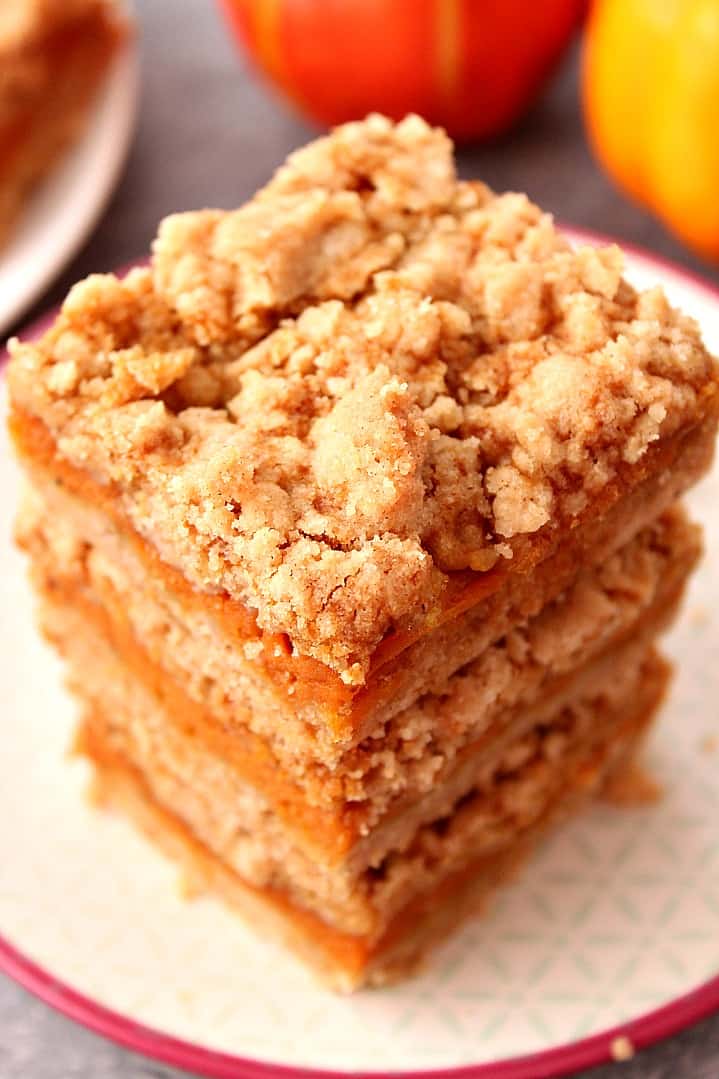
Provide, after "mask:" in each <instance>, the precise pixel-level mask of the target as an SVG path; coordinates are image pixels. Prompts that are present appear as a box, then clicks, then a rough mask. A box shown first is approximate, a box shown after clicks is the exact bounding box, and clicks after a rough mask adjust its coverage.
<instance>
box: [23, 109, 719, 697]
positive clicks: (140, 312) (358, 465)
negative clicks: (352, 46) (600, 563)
mask: <svg viewBox="0 0 719 1079" xmlns="http://www.w3.org/2000/svg"><path fill="white" fill-rule="evenodd" d="M621 268H622V267H621V255H620V253H619V251H618V250H617V249H615V248H611V249H606V250H602V251H598V250H594V249H590V248H585V249H582V250H580V251H573V250H572V249H571V248H570V246H569V245H568V243H567V242H566V241H565V240H564V239H563V238H562V237H561V235H559V233H558V232H557V231H556V230H555V229H554V227H553V225H552V222H551V219H550V218H549V217H548V216H547V215H543V214H542V213H541V212H540V211H539V210H538V209H537V208H536V207H535V206H533V205H532V204H531V203H529V202H528V200H527V199H526V198H525V197H524V196H520V195H503V196H496V195H494V194H493V193H492V192H490V191H489V190H488V189H487V188H485V187H483V186H482V185H479V184H470V183H463V182H459V181H458V180H457V178H456V175H455V171H454V165H453V161H452V154H451V146H450V144H449V142H448V140H447V139H446V136H444V135H443V134H442V133H441V132H439V131H435V130H431V129H430V128H428V127H427V126H426V125H425V124H423V122H422V121H420V120H419V119H417V118H408V119H407V120H406V121H404V122H403V123H402V124H400V125H397V126H393V125H391V124H390V123H389V122H387V121H385V120H383V119H381V118H379V117H372V118H370V119H368V120H367V121H366V122H365V123H363V124H350V125H347V126H345V127H343V128H340V129H338V130H337V131H336V132H334V133H333V134H332V135H331V136H329V137H328V138H326V139H321V140H319V141H318V142H316V143H313V144H311V145H310V146H308V147H306V148H305V149H304V150H302V151H300V152H298V153H297V154H295V155H293V156H292V158H291V159H290V160H289V162H288V163H287V165H286V166H285V167H284V168H282V169H280V170H279V172H278V173H277V174H276V176H275V177H274V178H273V179H272V180H271V182H270V183H269V184H268V185H267V186H266V187H265V188H264V189H263V190H262V191H261V192H260V193H259V194H258V195H257V196H256V197H255V199H253V200H252V202H250V203H249V204H247V205H246V206H244V207H242V208H241V209H240V210H237V211H234V212H232V213H225V212H220V211H203V212H200V213H194V214H186V215H180V216H178V217H174V218H170V219H168V220H167V221H166V222H164V223H163V225H162V226H161V228H160V231H159V234H158V238H157V241H156V244H155V249H154V259H153V264H152V267H151V268H150V269H147V270H138V271H135V272H133V273H132V274H130V275H129V276H128V277H127V278H126V279H125V280H124V281H118V280H117V279H116V278H114V277H93V278H90V279H89V280H88V281H86V282H84V283H82V284H81V285H78V286H77V287H76V288H75V289H74V290H73V292H72V293H71V294H70V296H69V297H68V299H67V301H66V303H65V305H64V308H63V312H62V314H61V315H60V316H59V318H58V320H57V322H56V324H55V326H54V327H53V328H52V329H51V330H50V331H48V333H47V334H46V335H45V336H44V337H43V339H42V340H41V341H40V342H39V343H37V344H26V345H20V344H17V343H16V344H14V345H13V346H12V354H13V360H12V363H11V367H10V385H11V394H12V397H13V400H14V402H15V405H16V406H18V407H21V408H23V409H24V410H26V411H27V412H29V413H31V414H32V415H34V416H36V417H38V418H40V419H41V420H42V421H43V423H45V424H46V426H47V428H48V430H49V431H50V433H51V435H52V437H53V438H54V439H55V440H56V442H57V446H58V451H59V454H60V455H61V457H62V458H63V459H65V460H68V461H70V462H72V463H74V464H75V465H78V466H79V467H81V468H83V469H85V470H87V471H89V472H90V473H91V474H92V475H93V476H94V477H95V478H96V479H97V480H99V481H100V482H101V483H103V484H105V485H106V486H108V487H109V488H111V489H112V492H113V497H115V498H117V500H118V501H119V503H120V504H121V506H122V509H123V511H124V513H125V514H126V515H127V516H128V518H129V519H130V520H131V521H132V523H133V525H134V527H135V528H136V529H137V530H138V532H140V533H141V534H142V535H143V536H145V537H146V538H147V539H148V540H149V542H150V543H151V544H152V545H153V546H154V547H155V549H156V550H157V551H158V552H159V554H160V556H161V557H162V558H163V559H164V560H165V561H166V562H168V563H170V564H172V565H174V566H176V567H179V568H180V569H181V570H182V572H183V573H184V574H185V576H186V577H187V578H188V580H190V581H192V582H193V583H194V584H195V585H196V586H198V587H199V588H202V589H205V590H207V591H217V590H220V591H224V592H226V593H228V594H229V595H230V596H232V597H233V598H235V599H238V600H240V601H241V602H242V603H244V604H246V605H248V606H250V607H252V608H254V609H255V610H256V611H257V619H258V623H259V625H260V626H261V627H262V628H263V629H264V630H267V631H269V632H272V633H286V634H287V635H288V637H289V639H290V641H291V642H292V645H293V647H294V649H295V650H296V651H298V652H299V653H300V654H302V655H306V656H311V657H313V658H315V659H318V660H320V661H321V662H322V663H324V664H326V665H327V666H329V667H330V668H331V669H332V670H334V671H336V672H338V674H340V675H341V677H342V678H343V679H344V680H345V681H346V682H347V683H348V684H362V683H363V681H364V680H365V678H366V676H367V672H368V670H369V667H370V662H371V658H372V656H373V654H374V652H375V650H376V648H377V646H378V645H379V643H380V642H381V641H382V639H383V638H384V637H385V636H386V635H387V633H388V632H390V631H392V630H393V629H397V628H399V629H403V630H410V631H411V630H412V629H413V627H416V626H417V625H418V624H420V625H421V626H424V625H425V624H426V623H427V621H428V620H429V622H430V623H431V622H432V620H433V619H435V618H436V616H437V611H438V610H441V609H442V606H443V604H442V597H443V594H444V593H445V591H446V589H447V587H448V574H450V573H452V572H456V571H463V570H467V569H470V570H476V571H486V570H488V569H490V568H491V567H492V566H496V565H500V564H501V563H502V562H508V563H509V568H510V571H511V572H517V571H518V570H519V569H522V568H524V569H527V568H529V567H530V566H531V565H532V564H534V563H536V562H537V561H538V560H539V559H540V558H541V557H543V556H544V555H545V554H546V553H547V548H548V546H549V548H551V547H553V546H555V545H556V541H557V538H558V536H559V534H560V531H561V530H562V529H563V530H566V529H568V528H570V527H572V525H573V524H574V523H575V522H576V521H577V520H579V519H581V517H582V515H584V514H590V515H593V516H597V513H598V508H597V507H598V506H603V508H604V509H606V508H607V506H608V505H611V503H612V502H613V501H614V500H615V499H616V498H619V497H621V495H622V493H623V492H624V491H626V489H627V488H631V486H632V485H633V484H634V483H635V482H636V469H637V466H639V471H640V472H641V471H642V470H641V466H642V464H643V463H644V462H646V461H647V458H648V454H649V452H650V447H652V446H655V445H657V446H661V445H662V443H663V442H664V441H665V440H666V439H668V438H670V437H671V436H673V435H680V434H682V433H686V432H687V431H688V430H690V429H691V428H694V427H696V426H698V425H699V424H701V422H702V420H703V419H704V418H705V417H706V416H707V414H708V413H709V412H710V411H711V410H712V409H714V408H715V407H716V388H717V371H716V366H715V363H714V361H713V360H712V358H711V357H710V356H709V355H708V353H707V352H706V350H705V348H704V347H703V345H702V343H701V340H700V337H699V333H698V331H697V328H696V326H695V325H694V323H693V322H691V321H690V320H689V319H686V318H685V317H683V316H682V315H680V314H679V313H677V312H676V311H674V310H673V309H672V308H671V307H670V306H669V305H668V303H667V301H666V299H665V298H664V296H663V295H662V294H661V292H659V291H656V290H655V291H652V292H648V293H644V294H637V293H635V292H634V290H633V289H632V288H631V287H630V286H629V285H628V284H627V283H626V282H625V281H624V280H623V279H622V276H621ZM646 474H647V472H646V471H645V472H644V475H646Z"/></svg>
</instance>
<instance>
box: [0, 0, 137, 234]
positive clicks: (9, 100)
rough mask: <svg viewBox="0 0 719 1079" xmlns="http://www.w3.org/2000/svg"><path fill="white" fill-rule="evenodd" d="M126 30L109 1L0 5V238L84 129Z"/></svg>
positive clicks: (27, 0) (34, 0)
mask: <svg viewBox="0 0 719 1079" xmlns="http://www.w3.org/2000/svg"><path fill="white" fill-rule="evenodd" d="M126 34H127V27H126V25H125V22H124V21H123V19H122V18H121V16H120V13H119V9H118V7H117V5H116V4H115V2H114V0H2V4H0V242H2V240H3V238H4V237H5V236H6V235H7V233H8V231H9V229H10V227H11V225H12V224H13V223H14V221H15V218H16V217H17V215H18V213H19V211H20V209H21V207H22V206H23V204H24V202H25V199H26V197H27V195H28V194H29V192H30V191H31V190H32V188H33V187H34V185H35V184H36V183H37V182H38V181H39V180H41V179H42V177H43V176H44V175H45V173H46V172H47V171H48V170H49V169H50V168H51V167H52V166H53V165H54V163H55V161H56V160H57V159H58V157H59V156H60V155H61V154H62V152H63V151H64V150H65V149H66V148H67V147H68V146H69V145H71V143H72V142H74V141H75V139H76V138H77V137H78V136H79V134H80V133H81V132H82V130H83V128H84V124H85V121H86V118H87V115H88V110H89V107H90V105H91V103H92V100H93V98H94V96H95V93H96V91H97V89H98V87H99V85H100V82H101V80H102V78H103V76H104V75H105V73H106V71H107V69H108V67H109V64H110V62H111V60H112V57H113V56H114V54H115V52H116V51H117V48H118V46H119V45H120V43H121V42H122V41H123V40H124V38H125V36H126Z"/></svg>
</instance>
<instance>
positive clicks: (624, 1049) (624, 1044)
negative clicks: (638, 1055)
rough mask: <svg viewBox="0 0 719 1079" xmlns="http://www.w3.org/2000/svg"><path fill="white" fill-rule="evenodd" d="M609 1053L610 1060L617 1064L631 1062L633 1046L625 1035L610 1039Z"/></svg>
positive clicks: (633, 1054) (633, 1052)
mask: <svg viewBox="0 0 719 1079" xmlns="http://www.w3.org/2000/svg"><path fill="white" fill-rule="evenodd" d="M609 1051H610V1052H611V1054H612V1060H616V1061H617V1063H620V1062H624V1061H627V1060H632V1058H633V1057H634V1056H635V1049H634V1045H633V1044H632V1042H631V1041H630V1039H629V1038H628V1037H627V1036H626V1035H625V1034H621V1035H620V1036H619V1037H618V1038H614V1039H612V1044H611V1045H610V1047H609Z"/></svg>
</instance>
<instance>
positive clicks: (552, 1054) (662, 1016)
mask: <svg viewBox="0 0 719 1079" xmlns="http://www.w3.org/2000/svg"><path fill="white" fill-rule="evenodd" d="M559 227H560V228H561V229H562V231H563V232H564V233H565V234H566V235H567V236H568V237H570V238H571V239H573V240H576V241H579V242H586V243H590V244H607V243H615V242H619V243H620V246H621V247H622V248H623V249H624V250H625V251H626V252H628V253H629V254H630V255H634V256H636V257H637V258H638V259H641V260H642V261H643V262H645V263H646V264H648V265H654V266H656V267H657V268H658V269H659V270H660V271H661V272H662V273H664V274H665V275H666V274H670V275H671V276H672V277H674V278H676V279H679V280H683V281H684V282H686V283H689V284H690V285H691V286H692V287H694V288H696V289H698V290H700V291H701V292H703V293H704V294H705V295H706V296H707V297H708V298H710V299H712V300H713V301H714V302H715V303H719V286H718V285H715V284H714V283H713V282H711V281H709V280H707V279H706V278H703V277H701V276H700V275H699V274H697V273H694V272H692V271H690V270H685V269H684V268H683V267H682V266H680V265H678V264H677V263H674V262H672V261H671V260H669V259H665V258H663V257H661V256H658V255H655V254H653V253H652V252H651V251H649V250H647V249H645V248H642V247H639V246H637V245H635V244H631V243H625V242H623V241H615V239H614V238H613V237H610V236H607V235H605V234H603V233H600V232H596V231H594V230H590V229H584V228H574V227H571V226H568V225H564V224H561V223H560V226H559ZM141 261H143V262H144V261H145V260H141ZM138 264H140V260H138V262H137V263H133V264H131V265H138ZM130 268H131V266H125V267H123V268H122V269H121V270H119V271H118V273H120V274H123V273H125V272H127V270H129V269H130ZM53 315H54V312H53V311H51V312H48V313H47V314H46V315H44V316H42V317H41V318H39V319H38V320H37V321H35V322H34V323H32V324H31V325H30V326H28V327H27V328H26V329H25V330H24V331H23V337H25V338H32V337H34V336H37V335H38V334H39V333H40V332H42V330H43V329H44V328H45V327H46V326H47V324H48V322H49V321H50V319H51V318H52V317H53ZM5 358H6V353H5V350H4V349H3V350H2V352H0V365H2V364H3V363H4V360H5ZM0 971H1V972H3V973H4V974H6V975H7V976H8V977H9V978H11V979H13V980H14V981H15V982H17V983H18V984H19V985H21V986H22V987H23V988H24V989H26V990H28V991H29V992H30V993H32V994H33V995H34V996H36V997H38V998H39V999H40V1000H42V1001H44V1002H45V1003H46V1004H48V1005H50V1007H52V1008H54V1009H55V1010H56V1011H58V1012H60V1013H62V1014H63V1015H65V1016H67V1017H68V1018H69V1019H72V1020H74V1021H75V1022H77V1023H79V1024H81V1025H82V1026H85V1027H87V1028H88V1029H89V1030H92V1031H94V1032H95V1033H97V1034H101V1035H103V1036H104V1037H106V1038H108V1039H110V1040H111V1041H113V1042H116V1043H117V1044H119V1045H122V1046H124V1047H125V1048H126V1049H130V1050H132V1051H134V1052H137V1053H141V1054H143V1055H145V1056H147V1057H150V1058H153V1059H155V1060H159V1061H161V1062H162V1063H164V1064H168V1065H170V1066H172V1067H176V1068H180V1069H183V1070H185V1071H193V1072H197V1073H199V1074H201V1075H205V1076H207V1077H208V1079H238V1077H240V1076H242V1077H243V1079H362V1077H364V1079H556V1077H558V1076H561V1075H567V1074H569V1073H570V1072H574V1071H578V1070H580V1069H582V1068H589V1067H593V1066H594V1065H597V1064H603V1063H605V1062H607V1061H609V1060H611V1059H612V1052H611V1047H612V1042H613V1040H614V1039H615V1038H618V1037H626V1038H628V1039H629V1040H630V1042H631V1043H632V1045H633V1046H634V1047H635V1048H636V1049H641V1048H644V1047H646V1046H648V1045H651V1044H653V1043H654V1042H657V1041H660V1040H661V1039H663V1038H667V1037H670V1036H671V1035H672V1034H676V1033H677V1032H678V1031H680V1030H682V1029H684V1028H685V1027H687V1026H690V1025H691V1024H693V1023H696V1022H698V1021H699V1020H701V1019H704V1018H705V1017H707V1016H708V1015H710V1014H712V1013H713V1012H715V1011H719V973H717V974H716V975H715V976H714V977H712V978H710V979H709V980H708V981H706V982H704V983H703V984H702V985H700V986H698V987H697V988H696V989H693V990H691V991H690V992H688V993H685V994H682V995H681V996H679V997H677V998H676V999H675V1000H673V1001H670V1002H669V1003H668V1004H664V1005H662V1006H661V1007H659V1008H656V1009H654V1010H652V1011H650V1012H647V1013H645V1014H644V1015H642V1016H640V1017H638V1018H636V1019H632V1020H630V1021H629V1022H627V1023H625V1024H623V1025H620V1026H615V1027H611V1028H609V1029H608V1030H604V1031H601V1032H600V1033H598V1034H593V1035H591V1036H590V1037H587V1038H582V1039H581V1040H579V1041H576V1042H571V1043H567V1044H564V1045H559V1046H556V1047H554V1048H552V1049H545V1050H541V1051H540V1052H537V1053H529V1054H525V1055H523V1056H518V1057H512V1058H507V1059H505V1060H501V1061H496V1062H487V1063H483V1064H469V1065H462V1066H460V1067H454V1068H441V1069H430V1070H420V1071H417V1070H410V1071H392V1072H381V1071H370V1072H368V1071H360V1072H357V1071H352V1072H348V1071H337V1070H334V1069H324V1068H322V1069H319V1068H305V1067H293V1066H291V1065H285V1064H273V1063H272V1062H270V1061H261V1060H253V1059H250V1058H247V1057H240V1056H235V1055H233V1054H229V1053H223V1052H220V1051H218V1050H214V1049H209V1048H204V1047H203V1046H201V1045H196V1044H193V1043H191V1042H186V1041H183V1040H182V1039H180V1038H175V1037H172V1036H170V1035H168V1034H163V1033H162V1031H159V1030H155V1029H153V1028H151V1027H148V1026H145V1025H144V1024H142V1023H137V1022H135V1021H134V1020H132V1019H130V1018H128V1017H127V1016H125V1015H122V1014H120V1013H119V1012H116V1011H113V1010H112V1009H111V1008H106V1007H105V1006H104V1005H102V1004H99V1003H98V1002H97V1001H95V1000H93V999H91V998H90V997H87V996H85V995H84V994H83V993H80V992H77V991H76V990H75V989H73V988H72V987H71V986H69V985H67V984H66V983H65V982H63V981H62V980H61V979H58V978H55V977H54V976H53V975H52V974H50V973H49V972H48V971H47V970H44V969H43V968H42V967H41V966H39V965H38V964H37V963H35V962H34V961H33V960H32V959H30V958H29V957H28V956H26V955H24V954H23V953H22V952H21V951H19V950H18V949H17V948H15V947H14V945H12V944H11V943H10V941H9V940H7V939H6V938H5V937H4V936H3V935H2V934H1V933H0Z"/></svg>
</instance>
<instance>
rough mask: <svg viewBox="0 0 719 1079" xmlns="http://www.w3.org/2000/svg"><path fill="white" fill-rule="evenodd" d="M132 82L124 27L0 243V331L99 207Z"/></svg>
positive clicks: (125, 129) (61, 262) (113, 173)
mask: <svg viewBox="0 0 719 1079" xmlns="http://www.w3.org/2000/svg"><path fill="white" fill-rule="evenodd" d="M138 82H139V80H138V56H137V44H136V41H135V37H134V36H132V35H131V36H130V39H129V40H128V42H127V43H126V44H125V45H124V46H123V48H122V50H121V52H120V53H119V55H118V56H117V57H116V59H115V61H114V63H113V66H112V70H111V71H110V72H109V74H108V77H107V79H106V80H105V83H104V85H103V86H102V88H101V90H100V92H99V93H98V96H97V101H96V103H95V105H94V106H93V112H92V116H91V118H90V122H89V124H88V127H87V130H86V131H85V134H84V135H83V137H82V139H81V140H80V142H79V143H78V144H77V145H76V146H74V147H73V148H72V149H71V150H70V151H69V152H68V153H67V154H65V155H64V157H63V158H62V159H61V160H60V161H59V162H58V163H57V165H56V166H55V168H53V169H52V171H51V172H50V173H49V174H48V175H47V177H46V178H45V179H44V180H43V182H42V183H41V184H40V185H39V187H38V188H37V189H36V190H35V191H34V192H33V194H32V196H31V198H30V200H29V201H28V203H27V204H26V206H25V207H24V209H23V211H22V215H21V217H20V218H19V219H18V221H17V223H16V225H15V226H14V228H13V230H12V232H11V233H10V236H9V237H8V242H7V243H6V244H5V245H4V246H3V247H0V337H2V336H3V335H4V334H5V333H6V332H7V331H8V330H9V329H10V327H11V326H12V325H13V324H14V323H15V322H16V321H17V319H19V318H20V317H21V316H22V314H23V312H24V311H27V309H28V308H29V307H30V306H31V304H32V303H34V301H35V300H37V299H38V297H39V296H41V295H42V293H43V291H44V290H45V289H46V288H47V287H48V285H49V284H50V282H51V281H52V280H53V278H54V277H56V276H57V274H59V273H60V271H61V270H62V268H63V267H64V266H65V265H66V264H67V263H68V262H69V261H70V259H71V258H72V257H73V255H74V254H75V253H76V252H77V251H78V250H79V248H80V246H81V245H82V243H83V241H84V240H85V239H86V238H87V236H88V235H89V234H90V232H91V230H92V228H93V226H94V225H95V222H96V221H97V219H98V218H99V216H100V214H101V213H102V210H103V209H104V208H105V205H106V204H107V202H108V200H109V198H110V196H111V194H112V192H113V189H114V187H115V184H116V183H117V180H118V178H119V175H120V169H121V168H122V165H123V163H124V161H125V157H126V156H127V150H128V147H129V145H130V139H131V137H132V133H133V130H134V126H135V116H136V112H137V96H138V95H137V89H138Z"/></svg>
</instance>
